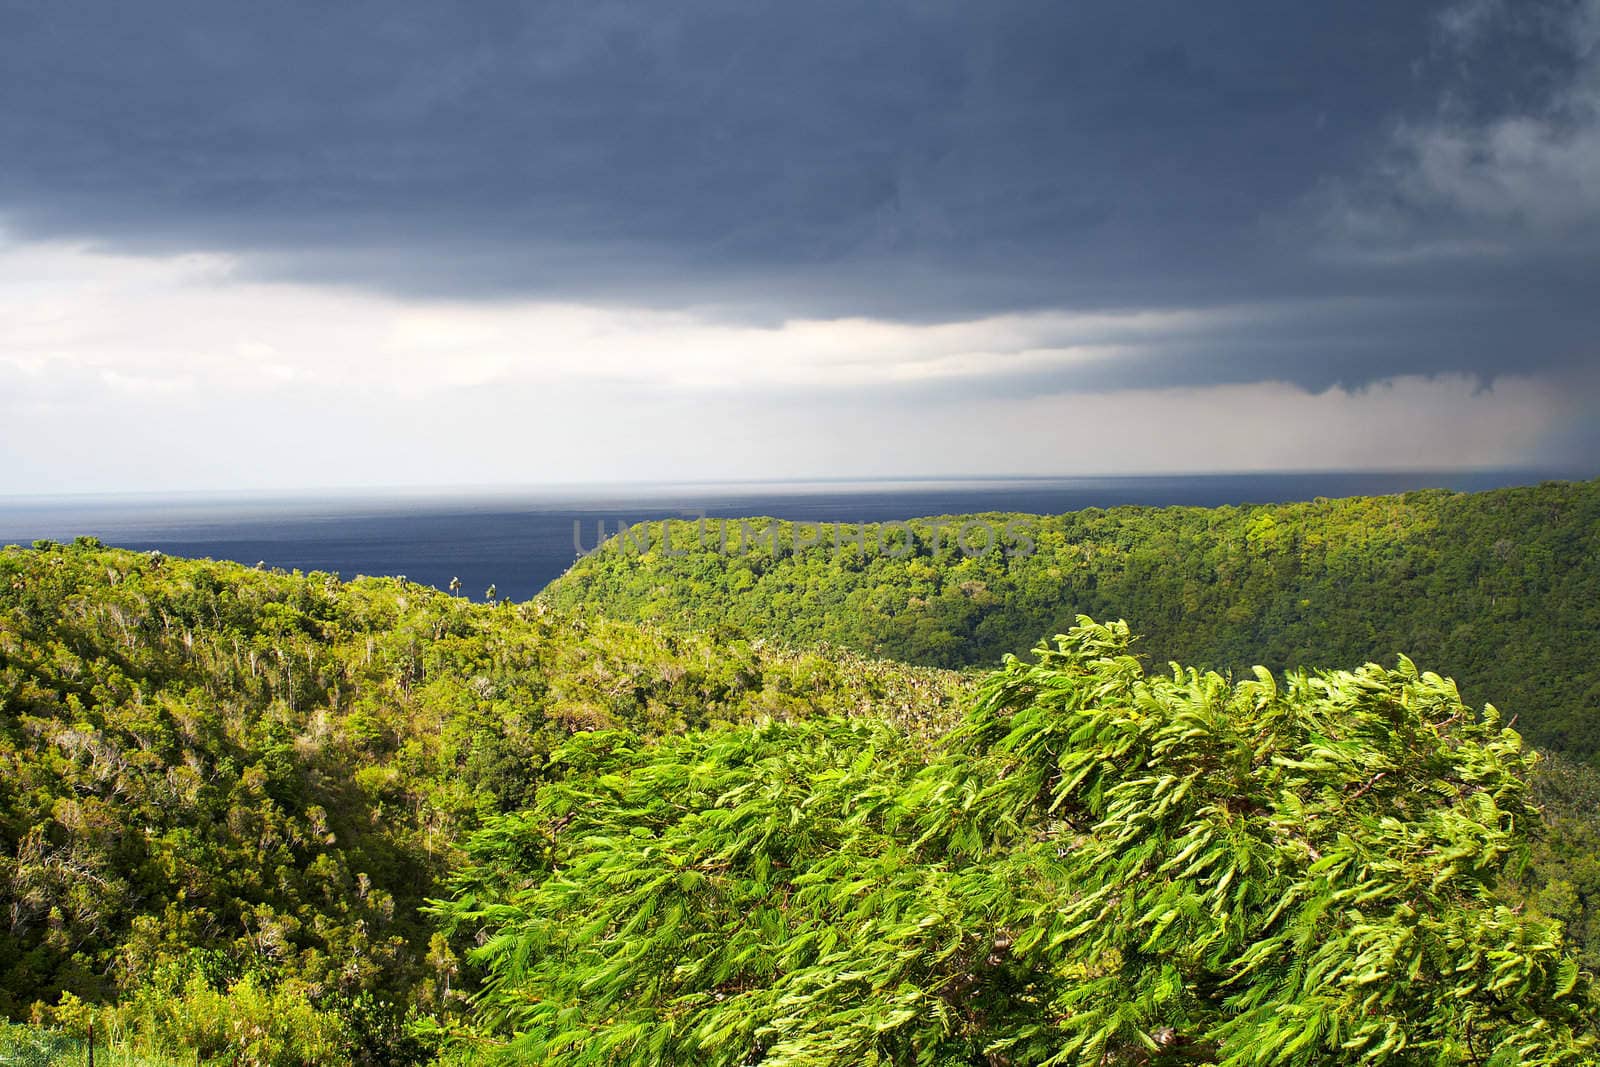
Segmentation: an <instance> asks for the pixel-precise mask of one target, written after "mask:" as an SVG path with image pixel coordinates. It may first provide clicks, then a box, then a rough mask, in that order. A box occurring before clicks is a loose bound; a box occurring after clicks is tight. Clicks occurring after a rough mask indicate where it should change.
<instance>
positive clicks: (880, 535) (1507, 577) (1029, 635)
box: [542, 482, 1600, 758]
mask: <svg viewBox="0 0 1600 1067" xmlns="http://www.w3.org/2000/svg"><path fill="white" fill-rule="evenodd" d="M963 534H965V537H964V538H963ZM774 535H775V536H776V551H774ZM963 540H964V541H965V545H963ZM991 540H992V544H993V547H992V548H990V549H989V550H988V551H980V550H981V549H982V548H984V546H985V545H987V544H989V543H990V542H991ZM646 541H647V542H648V551H641V548H640V543H641V542H646ZM797 541H799V542H800V543H801V544H802V545H804V544H805V542H807V541H812V542H817V543H813V544H811V545H809V546H808V547H802V548H801V550H800V551H798V552H796V551H795V550H794V546H795V544H796V542H797ZM863 541H864V547H863V544H862V542H863ZM671 547H672V553H671V554H669V553H667V552H665V551H663V548H662V538H661V532H660V527H659V525H655V526H653V527H652V528H651V529H650V530H646V529H645V528H644V527H642V526H641V527H639V528H638V529H637V530H636V531H634V536H633V537H631V538H630V539H628V540H627V541H623V540H621V539H613V540H612V541H610V542H608V543H607V545H606V546H605V547H604V548H603V549H601V550H600V551H598V552H595V553H593V554H591V555H589V556H586V557H584V558H582V559H580V560H578V561H577V562H576V563H575V564H574V565H573V567H572V569H571V570H570V571H569V572H568V573H567V574H566V575H565V576H563V577H562V578H561V579H559V580H558V581H557V582H555V583H554V584H553V585H552V586H551V587H550V589H549V590H548V591H547V592H546V593H545V594H543V596H542V599H543V600H544V601H545V602H547V603H550V604H552V605H555V606H560V607H564V608H565V607H573V606H576V605H583V606H585V607H586V608H587V609H589V610H592V611H595V612H599V613H601V614H606V615H610V616H613V617H617V618H628V619H649V620H655V621H660V622H663V623H667V624H671V625H673V626H676V627H679V628H686V629H712V630H716V631H718V632H721V633H730V634H732V633H736V634H743V635H758V634H759V635H763V636H770V637H773V638H777V639H780V640H783V641H787V642H793V643H808V642H832V643H836V644H840V645H844V646H847V647H851V648H855V649H859V650H861V651H864V652H867V653H870V654H873V655H883V656H888V657H892V658H895V659H899V660H904V661H907V662H911V663H921V664H929V665H936V666H945V667H958V666H965V665H969V664H981V665H992V664H994V663H995V662H997V661H998V660H999V658H1000V656H1001V655H1002V654H1003V653H1006V652H1015V653H1023V652H1026V651H1027V650H1028V649H1029V648H1031V647H1032V646H1033V645H1034V643H1035V642H1036V641H1038V640H1039V639H1040V638H1042V637H1047V636H1049V635H1052V634H1055V633H1059V632H1061V631H1063V630H1065V629H1066V628H1067V627H1068V626H1069V625H1071V623H1072V620H1073V618H1074V617H1075V616H1076V615H1077V614H1079V613H1083V614H1088V615H1093V616H1095V617H1099V618H1126V619H1128V620H1129V622H1130V623H1131V624H1132V625H1133V627H1134V630H1135V632H1137V633H1140V634H1142V635H1144V636H1143V639H1142V641H1141V642H1140V644H1139V645H1138V646H1137V651H1138V652H1139V654H1140V655H1141V656H1143V657H1144V658H1145V660H1146V662H1149V663H1155V664H1159V663H1162V662H1166V661H1168V660H1177V661H1181V662H1185V663H1194V664H1197V665H1201V666H1206V667H1215V668H1221V669H1233V670H1243V669H1247V668H1249V667H1250V666H1252V665H1255V664H1264V665H1266V666H1268V667H1270V668H1273V669H1281V668H1285V667H1291V666H1295V665H1300V664H1324V663H1363V662H1367V661H1373V660H1376V661H1380V662H1388V661H1390V660H1391V659H1392V657H1393V655H1394V654H1395V653H1396V652H1399V651H1402V650H1404V651H1405V652H1407V653H1408V654H1410V655H1414V656H1416V657H1418V658H1419V659H1425V660H1426V661H1427V662H1429V663H1431V664H1435V665H1437V666H1438V667H1439V669H1440V670H1443V671H1446V672H1448V673H1450V674H1452V675H1453V676H1454V677H1455V678H1456V679H1457V680H1458V681H1459V682H1460V684H1461V686H1462V690H1463V693H1464V694H1465V695H1466V697H1467V699H1468V700H1469V702H1473V703H1482V702H1493V703H1496V704H1497V705H1500V706H1502V707H1505V708H1507V709H1513V710H1514V712H1515V714H1516V715H1517V716H1518V727H1519V729H1521V730H1522V731H1523V732H1524V733H1525V734H1526V735H1527V736H1528V737H1529V738H1530V740H1532V741H1533V742H1534V743H1536V744H1538V745H1541V746H1549V747H1552V748H1556V749H1560V750H1563V751H1566V752H1568V753H1571V754H1573V755H1575V756H1578V757H1581V758H1590V757H1592V756H1593V755H1594V754H1595V753H1597V752H1600V597H1597V596H1596V593H1595V591H1596V590H1597V589H1600V482H1585V483H1547V484H1544V485H1540V486H1534V487H1527V488H1516V489H1504V490H1495V491H1491V492H1485V493H1474V494H1464V493H1452V492H1446V491H1428V492H1418V493H1408V494H1405V495H1403V496H1393V497H1364V498H1352V499H1346V500H1318V501H1314V502H1310V503H1299V504H1284V505H1265V506H1245V507H1223V508H1181V507H1179V508H1143V507H1126V508H1113V509H1110V510H1099V509H1089V510H1085V511H1081V512H1073V513H1069V514H1065V515H1058V516H1047V517H1032V516H1016V515H985V516H962V517H956V518H947V519H943V520H918V521H914V522H912V523H910V524H909V526H908V527H907V526H905V525H903V524H885V525H881V526H880V525H874V526H866V527H854V526H851V527H824V528H822V529H821V530H815V529H813V528H811V527H807V526H806V525H805V524H800V525H799V526H796V525H794V524H789V523H782V524H778V525H777V527H776V528H771V527H769V526H768V524H767V520H759V519H758V520H751V521H748V522H746V523H745V524H743V526H741V524H739V523H737V522H733V523H727V524H722V523H718V522H716V521H712V522H710V523H707V524H706V525H705V527H703V528H697V526H696V524H694V523H688V522H680V523H674V524H673V525H672V531H671ZM1557 679H1559V681H1556V680H1557Z"/></svg>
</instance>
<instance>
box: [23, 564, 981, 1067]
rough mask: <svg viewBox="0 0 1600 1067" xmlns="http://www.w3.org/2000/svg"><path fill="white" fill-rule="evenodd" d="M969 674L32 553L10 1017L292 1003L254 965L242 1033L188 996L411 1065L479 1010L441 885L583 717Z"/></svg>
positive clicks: (327, 578)
mask: <svg viewBox="0 0 1600 1067" xmlns="http://www.w3.org/2000/svg"><path fill="white" fill-rule="evenodd" d="M965 690H966V686H965V683H963V682H961V681H960V680H959V679H957V678H954V677H953V676H950V675H946V674H942V673H939V672H934V671H926V670H915V669H909V668H900V667H896V666H893V665H886V664H878V663H872V662H868V661H865V660H863V659H861V658H860V657H857V656H854V655H851V654H848V653H838V654H834V653H820V652H804V653H796V652H788V651H783V650H779V649H776V648H761V647H757V645H753V644H751V643H748V642H733V643H728V644H722V645H717V646H713V645H711V644H710V643H709V642H708V641H706V640H704V639H701V638H695V637H683V636H677V635H670V634H664V633H661V632H659V631H657V630H655V629H652V628H648V627H644V628H641V627H638V626H632V625H628V624H623V623H611V622H606V621H604V620H600V619H593V620H579V619H570V618H556V617H554V615H552V614H547V613H545V612H544V611H543V609H539V608H535V607H534V606H532V605H517V606H512V605H510V604H502V605H501V606H498V607H494V606H487V605H474V604H469V603H468V602H466V601H465V600H463V599H459V598H455V597H451V596H448V595H445V594H443V593H440V592H438V591H436V590H432V589H428V588H425V587H421V586H417V585H413V584H408V583H405V582H401V581H395V580H391V579H361V580H358V581H350V582H345V581H341V580H339V579H338V578H336V577H335V576H333V575H327V574H309V575H304V576H301V575H288V574H282V573H274V572H271V571H265V570H252V569H249V568H245V567H241V566H237V565H234V564H227V563H211V562H197V561H189V560H179V559H169V558H162V557H160V556H159V555H144V554H135V553H131V552H125V551H115V550H108V549H103V548H101V547H99V546H98V545H97V544H95V543H93V542H92V541H84V542H81V543H78V544H75V545H70V546H59V545H49V544H43V545H40V546H38V547H36V548H35V549H15V548H12V549H6V550H5V551H3V552H0V1018H3V1017H4V1016H7V1015H9V1016H12V1017H26V1016H27V1015H28V1013H29V1011H30V1006H31V1005H32V1004H33V1002H35V1001H36V1000H37V1001H44V1002H47V1003H54V1002H55V1001H56V1000H57V999H58V998H59V997H60V996H61V995H62V994H63V993H66V994H71V995H75V996H77V997H81V998H85V999H89V1000H104V999H115V998H117V997H118V996H126V995H132V994H134V993H136V992H137V991H139V990H141V989H157V988H158V989H159V990H161V991H162V992H161V993H160V995H159V996H156V997H155V1002H157V1003H171V1002H173V1000H174V999H175V998H176V999H182V997H183V996H185V995H187V994H185V993H184V991H185V990H187V989H189V987H190V986H191V985H192V984H193V983H194V982H195V981H199V982H200V985H199V987H196V988H197V990H198V991H196V990H191V992H194V996H195V997H196V998H198V999H197V1000H196V1003H204V1002H206V1001H205V997H206V996H210V995H212V994H214V993H215V991H216V989H218V988H221V989H227V988H229V987H230V986H234V987H237V985H238V982H237V980H238V979H240V978H248V977H249V976H250V975H252V974H253V975H255V976H256V979H258V980H260V981H262V982H270V985H271V988H272V989H273V990H274V993H273V996H275V997H278V998H279V999H278V1000H276V1001H274V1000H271V999H270V998H268V999H265V1000H262V999H260V998H257V999H256V1000H252V999H251V997H252V996H254V994H253V993H251V990H250V988H248V986H247V987H246V988H245V990H244V991H243V992H240V993H238V995H237V996H238V999H237V1002H236V1003H229V1002H219V1003H218V1004H216V1005H214V1009H215V1010H214V1011H213V1013H212V1014H213V1017H212V1018H211V1024H214V1026H216V1027H221V1030H220V1031H218V1032H211V1031H207V1030H205V1029H204V1026H202V1024H201V1023H200V1022H198V1021H196V1019H197V1018H198V1015H199V1010H198V1009H196V1012H192V1013H189V1018H188V1022H186V1023H184V1025H193V1026H194V1027H197V1028H198V1029H195V1030H194V1031H193V1032H188V1031H185V1032H186V1033H187V1034H188V1039H190V1040H192V1041H193V1043H195V1044H196V1045H197V1046H200V1047H202V1048H203V1049H204V1050H205V1051H206V1052H207V1054H208V1055H209V1054H210V1053H211V1052H220V1050H221V1049H222V1048H224V1047H228V1046H227V1040H229V1038H227V1037H226V1033H227V1022H228V1017H229V1016H230V1015H233V1014H237V1013H239V1012H244V1011H246V1009H247V1007H248V1005H249V1004H251V1003H255V1004H256V1009H257V1010H258V1014H259V1015H262V1016H264V1017H278V1016H285V1017H287V1016H289V1015H291V1014H292V1010H299V1011H302V1012H303V1013H306V1014H305V1020H312V1021H315V1020H316V1019H319V1018H320V1019H322V1022H320V1023H317V1025H316V1026H312V1025H311V1023H310V1022H304V1020H302V1021H303V1022H304V1025H302V1026H301V1028H300V1030H301V1032H302V1033H307V1032H311V1031H317V1030H318V1027H321V1028H322V1030H325V1031H326V1032H327V1033H329V1034H335V1035H342V1037H340V1038H339V1039H340V1040H344V1041H346V1044H350V1043H351V1042H354V1045H353V1046H352V1047H351V1048H347V1049H346V1050H345V1051H346V1052H347V1053H351V1054H354V1053H355V1052H361V1051H362V1047H363V1043H365V1044H366V1045H370V1046H372V1047H371V1048H368V1049H367V1050H366V1054H367V1055H368V1058H369V1061H370V1062H390V1061H392V1060H394V1058H395V1057H397V1056H400V1055H401V1054H402V1053H401V1051H397V1049H399V1045H397V1044H396V1042H400V1036H399V1032H398V1022H399V1019H400V1018H401V1017H403V1016H405V1015H407V1014H410V1015H412V1016H415V1015H417V1014H418V1013H435V1014H443V1015H448V1014H449V1013H451V1012H454V1011H458V1010H459V1009H460V1008H461V1007H462V1006H463V1004H464V1001H463V999H462V997H461V988H462V982H463V981H465V980H469V979H470V976H469V975H466V974H463V973H462V968H461V965H460V962H459V960H458V958H457V955H456V952H455V950H454V949H452V947H451V946H450V945H449V944H448V943H447V942H446V941H445V940H444V939H443V938H442V937H439V936H437V935H436V934H435V933H434V931H433V930H432V928H431V927H430V925H429V924H428V923H427V921H426V920H425V919H424V917H423V916H422V915H421V914H420V913H419V911H418V908H419V906H420V905H421V904H422V903H423V901H424V899H425V898H427V897H428V896H430V895H434V894H437V893H439V892H441V891H442V890H441V889H440V886H441V884H442V881H441V880H442V878H443V876H444V874H445V873H446V872H447V871H448V870H449V869H450V868H451V867H452V866H453V865H454V864H455V863H456V862H457V861H458V859H459V858H460V856H461V855H462V853H461V845H462V843H463V842H464V840H465V836H466V834H467V833H468V832H469V831H471V830H472V829H473V828H474V827H476V826H477V825H478V824H479V822H480V821H481V820H482V819H484V818H485V817H487V816H492V815H495V814H498V813H502V812H508V811H514V810H517V809H519V808H520V807H522V806H524V805H526V804H529V803H531V802H532V801H533V798H534V797H535V796H536V795H537V791H538V789H539V786H540V783H541V782H543V781H545V780H546V779H547V778H548V777H549V775H550V774H551V773H552V770H551V768H550V766H549V763H548V758H549V753H550V752H551V750H552V749H553V748H555V747H557V746H558V745H560V744H561V743H562V742H563V741H564V740H566V739H567V738H569V737H571V736H572V735H573V734H574V733H575V732H579V731H587V730H593V729H598V728H606V727H626V728H628V729H631V730H634V731H636V732H639V733H640V734H641V735H642V736H645V737H649V736H654V735H659V734H668V733H674V732H680V731H683V730H685V729H689V728H699V727H703V726H706V725H708V724H710V723H714V722H728V721H743V720H751V719H763V720H766V719H777V720H786V719H791V718H805V717H811V716H816V715H821V714H835V715H848V714H858V713H860V714H864V713H867V712H871V713H872V714H874V715H877V716H884V715H887V716H889V717H890V718H894V717H896V716H904V717H905V718H906V720H907V721H932V720H937V719H939V718H940V717H941V716H946V715H951V714H953V712H952V710H951V709H952V707H953V697H954V696H955V695H956V694H959V693H962V692H965ZM197 952H198V954H197ZM205 990H211V991H212V992H211V993H204V991H205ZM257 992H259V990H257ZM202 994H204V995H202ZM247 994H249V995H247ZM313 1008H315V1011H313ZM318 1012H320V1013H321V1015H318V1014H317V1013H318ZM156 1014H157V1015H159V1014H160V1013H159V1012H157V1013H156ZM147 1023H148V1024H149V1025H150V1026H152V1027H158V1028H159V1026H165V1025H169V1024H170V1025H172V1026H178V1025H179V1024H178V1022H177V1021H174V1020H167V1022H165V1023H163V1022H160V1020H159V1019H155V1020H154V1021H152V1020H147ZM318 1032H321V1031H318ZM262 1040H263V1041H266V1040H268V1038H266V1037H263V1038H262ZM330 1040H332V1039H330ZM400 1043H401V1044H403V1042H400ZM330 1047H331V1046H330ZM352 1050H353V1051H352ZM413 1051H414V1050H413ZM323 1054H326V1055H332V1053H331V1052H329V1051H327V1050H324V1053H323ZM191 1062H192V1060H191Z"/></svg>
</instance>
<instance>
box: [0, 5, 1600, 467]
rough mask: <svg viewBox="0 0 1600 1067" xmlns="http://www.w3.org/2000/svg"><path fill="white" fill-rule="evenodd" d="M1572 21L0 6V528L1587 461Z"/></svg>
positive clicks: (1597, 260)
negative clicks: (158, 501) (761, 491)
mask: <svg viewBox="0 0 1600 1067" xmlns="http://www.w3.org/2000/svg"><path fill="white" fill-rule="evenodd" d="M1597 267H1600V0H1460V2H1450V3H1427V2H1420V0H1419V2H1407V3H1394V2H1392V0H1386V2H1379V0H1361V2H1349V3H1340V4H1320V5H1308V4H1285V3H1281V2H1269V0H1253V2H1244V0H1227V2H1215V3H1206V4H1195V3H1193V2H1192V0H1191V2H1170V3H1157V2H1147V3H1127V2H1119V3H1111V2H1071V3H1066V2H1050V3H1047V2H1036V3H1010V2H1006V0H998V2H985V3H981V4H976V3H962V4H956V3H944V2H939V0H915V2H906V3H900V2H893V0H878V2H873V3H866V2H862V0H855V2H850V3H843V2H840V3H835V2H830V0H816V2H811V3H805V4H797V3H784V4H769V3H765V2H759V0H729V2H725V3H724V2H710V0H683V2H677V0H674V2H670V3H612V2H609V0H582V2H573V3H519V4H509V3H499V2H496V0H473V2H472V3H462V4H459V5H450V4H442V3H426V4H413V3H410V2H409V0H407V2H400V0H380V2H374V3H339V4H326V3H317V4H312V3H287V2H285V3H274V4H259V3H248V4H246V3H229V2H219V0H196V2H193V3H171V2H167V0H150V2H145V3H140V4H105V3H81V2H76V0H48V2H47V0H0V492H11V493H30V492H49V491H72V490H107V489H130V490H133V489H175V488H176V489H184V488H195V489H199V488H226V487H238V488H252V487H261V488H268V487H270V488H295V487H310V486H339V485H415V484H465V485H471V484H494V483H508V482H510V483H549V482H567V481H591V480H628V481H631V480H643V479H658V478H672V479H700V478H723V477H789V476H793V477H815V476H852V475H861V476H879V475H939V474H952V475H954V474H981V473H996V474H1001V473H1024V474H1071V473H1115V472H1124V471H1128V472H1133V471H1187V470H1230V471H1232V470H1259V469H1309V468H1350V467H1395V468H1424V467H1490V466H1520V465H1537V466H1545V467H1550V466H1560V467H1563V468H1574V469H1577V470H1580V471H1585V470H1592V471H1594V472H1600V418H1597V417H1596V416H1595V414H1594V411H1595V408H1596V405H1597V404H1600V359H1597V356H1600V285H1597V284H1596V282H1595V278H1596V277H1597V271H1596V268H1597Z"/></svg>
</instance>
